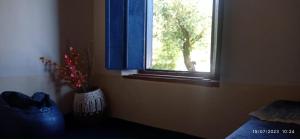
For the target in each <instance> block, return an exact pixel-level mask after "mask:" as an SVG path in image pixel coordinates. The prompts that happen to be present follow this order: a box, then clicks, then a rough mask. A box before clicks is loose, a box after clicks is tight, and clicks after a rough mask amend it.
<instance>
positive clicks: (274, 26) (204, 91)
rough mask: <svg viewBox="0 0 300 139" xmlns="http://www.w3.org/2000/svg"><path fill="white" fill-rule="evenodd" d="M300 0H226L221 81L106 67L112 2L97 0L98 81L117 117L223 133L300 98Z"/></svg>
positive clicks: (219, 135) (205, 134)
mask: <svg viewBox="0 0 300 139" xmlns="http://www.w3.org/2000/svg"><path fill="white" fill-rule="evenodd" d="M299 6H300V2H298V1H295V0H286V1H282V0H273V1H269V0H251V1H249V0H225V20H224V33H223V36H224V40H223V51H222V75H221V78H222V79H221V80H222V81H221V87H219V88H208V87H201V86H196V85H185V84H175V83H161V82H150V81H141V80H132V79H124V78H122V77H120V74H119V72H117V71H115V72H111V71H107V70H105V68H104V55H105V54H104V45H105V34H104V31H105V24H104V21H105V16H104V15H105V4H104V0H95V4H94V7H95V41H96V43H95V52H96V53H97V56H96V57H95V60H96V61H97V62H96V68H95V76H94V77H95V84H97V85H99V86H100V87H101V88H102V89H103V90H104V92H105V93H106V96H107V99H108V101H109V103H110V108H111V112H112V115H113V116H114V117H118V118H122V119H126V120H130V121H135V122H139V123H143V124H146V125H150V126H155V127H160V128H165V129H170V130H175V131H180V132H185V133H188V134H191V135H196V136H201V137H206V138H224V137H225V136H226V135H228V134H229V133H231V132H232V131H233V130H234V129H236V128H238V127H239V126H240V125H241V124H242V123H243V122H244V121H245V120H246V119H247V118H248V113H249V112H251V111H253V110H255V109H257V108H258V107H259V106H262V105H265V104H268V103H270V102H272V101H274V100H277V99H288V100H300V94H299V93H300V86H299V85H300V72H299V71H300V64H299V59H300V55H299V52H300V47H299V45H300V43H299V39H298V37H299V34H300V28H299V24H300V20H299V19H300V14H299V12H298V7H299Z"/></svg>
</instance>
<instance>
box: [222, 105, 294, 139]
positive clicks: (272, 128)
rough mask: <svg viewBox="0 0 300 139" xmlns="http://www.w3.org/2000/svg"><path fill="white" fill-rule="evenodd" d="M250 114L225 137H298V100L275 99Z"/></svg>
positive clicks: (234, 138) (291, 138)
mask: <svg viewBox="0 0 300 139" xmlns="http://www.w3.org/2000/svg"><path fill="white" fill-rule="evenodd" d="M250 115H251V117H250V119H249V120H248V121H246V122H245V123H244V124H243V125H242V126H241V127H240V128H238V129H237V130H236V131H234V132H233V133H232V134H230V135H229V136H228V137H226V139H300V124H299V120H300V102H292V101H276V102H274V103H272V104H270V105H267V106H265V107H263V108H261V109H259V110H257V111H255V112H252V113H250Z"/></svg>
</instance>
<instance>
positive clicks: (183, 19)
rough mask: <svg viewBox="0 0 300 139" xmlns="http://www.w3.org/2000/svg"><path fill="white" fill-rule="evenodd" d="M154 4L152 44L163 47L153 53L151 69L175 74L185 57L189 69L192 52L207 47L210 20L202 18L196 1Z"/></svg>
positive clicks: (168, 0)
mask: <svg viewBox="0 0 300 139" xmlns="http://www.w3.org/2000/svg"><path fill="white" fill-rule="evenodd" d="M154 1H155V2H154V19H153V21H154V22H153V25H154V27H153V36H154V38H153V41H157V42H158V44H160V45H161V47H159V48H157V49H156V50H154V59H153V66H152V68H153V69H163V70H174V69H175V67H176V61H177V59H178V57H179V56H180V54H181V53H182V55H183V56H184V60H185V62H186V63H185V65H186V67H187V69H189V68H188V65H187V64H190V63H192V61H191V58H190V53H191V51H192V50H193V49H194V48H195V47H196V46H202V47H204V46H205V45H202V44H203V38H204V37H203V35H205V33H206V32H207V31H208V29H210V26H209V25H210V24H209V22H208V21H209V20H207V19H208V18H209V17H204V16H201V14H199V11H198V10H197V7H196V6H197V0H154Z"/></svg>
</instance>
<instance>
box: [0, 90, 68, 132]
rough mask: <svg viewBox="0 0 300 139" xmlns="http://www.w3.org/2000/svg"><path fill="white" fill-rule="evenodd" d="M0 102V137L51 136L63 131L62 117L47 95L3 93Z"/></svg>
mask: <svg viewBox="0 0 300 139" xmlns="http://www.w3.org/2000/svg"><path fill="white" fill-rule="evenodd" d="M0 102H1V103H0V113H1V114H0V123H1V124H0V136H21V135H33V136H52V135H59V134H62V133H63V131H64V118H63V115H62V113H61V112H60V111H59V109H58V107H57V106H56V104H55V103H54V102H53V101H52V100H51V99H50V98H49V95H48V94H45V93H42V92H39V93H35V94H34V95H33V96H32V97H29V96H26V95H24V94H22V93H19V92H3V93H2V94H1V97H0Z"/></svg>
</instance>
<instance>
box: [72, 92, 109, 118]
mask: <svg viewBox="0 0 300 139" xmlns="http://www.w3.org/2000/svg"><path fill="white" fill-rule="evenodd" d="M105 107H106V103H105V99H104V95H103V92H102V91H101V89H99V88H97V89H93V90H92V91H89V92H85V93H75V96H74V104H73V111H74V114H75V115H76V116H93V115H103V114H104V110H105Z"/></svg>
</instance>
